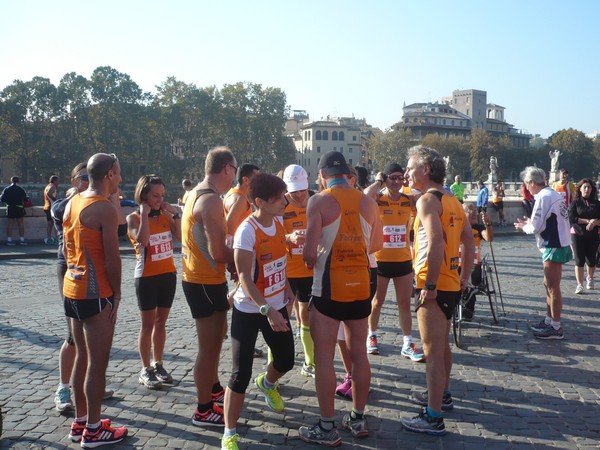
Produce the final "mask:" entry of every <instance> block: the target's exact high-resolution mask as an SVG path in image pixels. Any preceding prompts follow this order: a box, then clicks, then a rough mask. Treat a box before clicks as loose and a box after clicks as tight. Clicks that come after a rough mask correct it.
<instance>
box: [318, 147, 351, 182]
mask: <svg viewBox="0 0 600 450" xmlns="http://www.w3.org/2000/svg"><path fill="white" fill-rule="evenodd" d="M319 170H322V171H323V172H325V175H327V176H328V177H329V176H333V175H349V174H350V168H349V167H348V164H346V158H344V155H342V154H341V153H340V152H327V153H325V154H324V155H323V156H322V157H321V160H320V161H319Z"/></svg>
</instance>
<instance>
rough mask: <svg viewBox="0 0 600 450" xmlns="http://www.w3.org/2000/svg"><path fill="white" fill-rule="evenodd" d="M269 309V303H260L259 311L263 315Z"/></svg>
mask: <svg viewBox="0 0 600 450" xmlns="http://www.w3.org/2000/svg"><path fill="white" fill-rule="evenodd" d="M270 309H271V305H269V304H268V303H265V304H264V305H262V306H261V307H260V309H259V311H260V313H261V314H262V315H263V316H266V315H267V314H268V313H269V310H270Z"/></svg>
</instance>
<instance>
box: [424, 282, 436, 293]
mask: <svg viewBox="0 0 600 450" xmlns="http://www.w3.org/2000/svg"><path fill="white" fill-rule="evenodd" d="M425 289H427V290H428V291H435V290H436V289H437V286H436V284H435V283H432V284H429V283H427V284H426V285H425Z"/></svg>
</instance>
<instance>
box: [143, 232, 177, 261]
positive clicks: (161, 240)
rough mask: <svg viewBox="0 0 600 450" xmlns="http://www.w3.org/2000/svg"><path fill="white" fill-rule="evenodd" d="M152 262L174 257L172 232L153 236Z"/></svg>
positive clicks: (151, 238)
mask: <svg viewBox="0 0 600 450" xmlns="http://www.w3.org/2000/svg"><path fill="white" fill-rule="evenodd" d="M148 249H149V251H150V260H151V261H161V260H163V259H167V258H170V257H172V256H173V236H172V235H171V232H170V231H165V232H163V233H157V234H151V235H150V245H149V247H148Z"/></svg>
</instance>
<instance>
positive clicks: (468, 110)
mask: <svg viewBox="0 0 600 450" xmlns="http://www.w3.org/2000/svg"><path fill="white" fill-rule="evenodd" d="M470 115H471V110H470V109H469V108H467V116H470Z"/></svg>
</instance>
